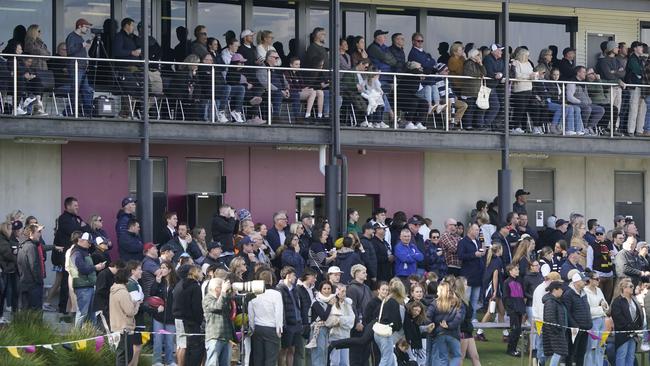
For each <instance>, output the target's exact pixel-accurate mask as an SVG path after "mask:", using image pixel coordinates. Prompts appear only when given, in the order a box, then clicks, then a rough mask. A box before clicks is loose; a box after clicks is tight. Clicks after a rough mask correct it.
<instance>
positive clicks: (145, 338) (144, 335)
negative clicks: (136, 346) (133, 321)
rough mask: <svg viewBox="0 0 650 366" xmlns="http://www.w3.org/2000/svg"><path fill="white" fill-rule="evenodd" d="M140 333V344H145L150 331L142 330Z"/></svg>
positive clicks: (149, 336)
mask: <svg viewBox="0 0 650 366" xmlns="http://www.w3.org/2000/svg"><path fill="white" fill-rule="evenodd" d="M140 335H141V336H142V344H147V342H149V339H150V338H151V332H142V333H140Z"/></svg>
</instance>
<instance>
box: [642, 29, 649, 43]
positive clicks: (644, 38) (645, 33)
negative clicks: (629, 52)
mask: <svg viewBox="0 0 650 366" xmlns="http://www.w3.org/2000/svg"><path fill="white" fill-rule="evenodd" d="M641 42H643V43H650V27H643V28H641Z"/></svg>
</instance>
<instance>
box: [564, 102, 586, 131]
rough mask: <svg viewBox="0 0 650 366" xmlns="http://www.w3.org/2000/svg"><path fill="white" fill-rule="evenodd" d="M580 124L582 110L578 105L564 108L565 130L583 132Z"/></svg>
mask: <svg viewBox="0 0 650 366" xmlns="http://www.w3.org/2000/svg"><path fill="white" fill-rule="evenodd" d="M584 129H585V126H584V124H583V123H582V109H580V106H578V105H572V106H567V108H566V130H567V131H574V132H580V131H584Z"/></svg>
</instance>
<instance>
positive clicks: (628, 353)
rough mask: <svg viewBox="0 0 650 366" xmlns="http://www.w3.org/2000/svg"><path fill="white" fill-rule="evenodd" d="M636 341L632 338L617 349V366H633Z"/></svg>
mask: <svg viewBox="0 0 650 366" xmlns="http://www.w3.org/2000/svg"><path fill="white" fill-rule="evenodd" d="M635 351H636V341H635V340H634V339H632V338H630V339H629V340H628V341H627V342H625V343H623V344H622V345H621V346H619V347H618V348H617V349H616V366H633V365H634V358H635V357H634V352H635Z"/></svg>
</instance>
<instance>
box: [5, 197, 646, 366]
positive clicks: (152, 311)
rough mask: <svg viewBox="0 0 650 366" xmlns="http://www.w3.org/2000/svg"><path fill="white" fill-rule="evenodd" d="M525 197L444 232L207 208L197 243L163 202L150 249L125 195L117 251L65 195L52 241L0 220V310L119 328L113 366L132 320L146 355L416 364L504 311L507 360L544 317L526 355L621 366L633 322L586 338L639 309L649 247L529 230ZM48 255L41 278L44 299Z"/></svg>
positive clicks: (414, 223)
mask: <svg viewBox="0 0 650 366" xmlns="http://www.w3.org/2000/svg"><path fill="white" fill-rule="evenodd" d="M529 194H530V193H529V192H526V191H524V190H518V191H517V192H516V195H515V198H516V200H515V202H514V203H513V205H512V211H511V212H509V213H508V214H507V215H506V220H505V221H503V222H501V221H499V219H498V215H497V212H499V211H500V210H502V209H510V208H500V207H498V199H496V198H495V199H494V200H493V201H492V202H491V203H490V204H488V203H487V202H486V201H478V202H477V204H476V209H474V210H472V212H471V213H468V217H467V220H468V221H467V225H463V224H462V223H461V222H459V221H457V220H456V219H454V218H449V219H447V220H445V222H444V228H443V229H442V230H439V229H436V228H435V225H434V224H433V223H432V222H431V220H429V219H427V218H423V217H422V216H420V215H412V216H410V217H409V216H407V215H406V214H405V213H404V212H402V211H398V212H395V213H394V214H393V216H392V218H390V217H387V212H386V210H385V209H383V208H377V209H375V210H374V212H373V213H372V217H369V218H368V219H367V220H362V219H361V218H360V217H359V212H358V211H357V210H355V209H349V210H348V212H347V219H348V220H347V222H348V225H347V227H346V228H345V231H346V233H345V234H344V235H343V236H341V237H337V236H336V235H335V234H334V233H332V232H331V231H330V226H329V224H328V222H327V220H326V219H325V218H321V217H314V216H313V215H312V214H309V213H302V214H301V215H300V217H299V219H298V220H297V221H296V222H294V223H290V222H289V219H290V217H289V215H287V213H286V212H283V211H279V212H277V213H275V214H274V215H273V217H272V226H270V227H267V226H266V225H265V224H263V223H255V221H254V219H253V216H252V213H251V212H250V211H248V210H246V209H239V210H236V209H235V208H233V207H232V206H230V205H228V204H223V205H222V206H220V207H219V210H218V212H215V213H214V216H213V218H212V223H211V227H210V228H209V232H210V233H211V237H207V235H206V228H202V227H194V228H190V227H189V226H188V224H187V223H184V222H180V221H179V220H178V215H177V214H176V213H175V212H166V213H165V214H164V216H163V217H162V218H161V219H162V220H164V223H165V227H164V228H163V229H162V231H161V232H159V233H155V234H156V235H155V236H156V239H155V240H154V242H148V243H143V241H142V239H141V238H140V234H139V233H140V224H139V222H138V220H137V218H136V210H137V202H136V201H135V200H134V199H133V198H131V197H126V198H124V200H122V202H121V208H120V209H119V210H118V213H117V216H116V219H117V220H116V224H115V233H116V234H115V236H116V238H117V240H116V245H117V250H111V248H112V247H113V243H112V240H111V239H110V238H109V236H108V235H107V234H106V231H105V230H104V227H103V219H102V216H101V215H93V216H92V217H91V218H90V221H89V222H87V221H85V220H84V219H83V218H82V217H80V216H79V201H78V200H77V199H75V198H74V197H68V198H66V200H65V201H64V207H65V210H64V212H63V213H62V214H61V215H60V216H59V217H58V219H57V222H56V224H55V237H54V241H53V245H47V244H46V243H45V241H44V240H43V238H42V231H43V230H44V226H43V225H41V224H40V223H39V222H38V219H37V218H35V217H33V216H30V217H27V218H25V217H24V214H23V213H22V212H20V211H14V212H11V213H10V214H8V215H7V217H6V220H5V221H4V223H3V224H2V226H1V227H0V268H1V269H2V286H1V287H0V288H1V289H2V291H0V313H1V314H2V315H4V314H6V313H8V312H12V313H15V312H16V311H18V310H19V309H30V310H34V311H42V310H45V311H53V312H59V313H61V314H62V316H64V317H65V316H69V315H68V314H69V313H70V312H76V316H75V318H74V323H75V326H82V325H83V324H86V323H90V324H93V325H94V326H96V327H98V328H100V329H102V330H104V331H106V332H121V333H123V334H122V336H123V337H126V342H124V341H121V342H120V343H119V346H118V348H117V364H118V365H122V364H124V363H125V362H128V360H137V359H138V357H139V354H140V352H141V344H142V340H141V337H140V333H139V332H141V331H145V330H148V331H153V332H154V336H153V364H154V365H156V366H158V365H162V364H163V363H164V364H167V365H173V364H176V363H178V364H185V365H199V364H200V363H201V360H203V359H205V360H206V364H217V362H218V364H219V365H228V364H230V360H231V358H235V359H236V358H237V357H241V360H242V361H243V362H244V363H245V364H252V365H261V364H265V365H275V364H276V363H277V364H280V365H304V364H305V360H307V359H309V360H310V362H311V364H312V365H326V364H328V363H327V362H328V360H329V361H330V362H331V363H332V364H340V365H344V364H350V365H364V364H367V363H368V360H371V361H372V362H373V364H374V365H397V364H398V363H399V365H416V364H417V365H427V366H432V365H439V364H442V363H444V362H445V361H448V362H449V364H458V362H459V361H460V360H461V359H464V358H465V357H468V358H470V359H471V360H472V362H473V363H475V364H476V363H479V362H480V361H479V359H480V357H479V353H478V350H477V348H480V346H478V347H477V344H480V342H482V341H486V340H487V339H486V335H485V332H483V329H477V330H476V332H475V329H474V328H475V327H477V328H478V327H480V325H481V324H485V323H486V322H490V321H493V320H497V321H498V322H499V323H503V322H504V321H508V322H509V326H507V327H506V328H507V329H506V330H504V332H503V337H504V341H505V342H507V346H506V352H507V353H508V354H509V355H510V356H512V357H521V354H522V351H526V350H524V349H523V348H522V346H520V342H519V341H520V336H521V332H522V328H523V327H524V326H531V325H534V324H535V322H536V321H543V322H544V324H543V327H542V329H541V334H540V335H535V334H537V333H536V332H532V334H533V342H531V347H532V348H533V349H534V352H535V353H536V358H537V360H538V361H539V362H540V364H544V361H545V359H546V358H548V359H549V360H550V364H551V365H558V363H559V361H560V360H561V359H564V362H565V363H566V364H569V363H572V362H575V363H576V364H579V365H582V364H583V363H585V364H597V363H601V362H602V360H603V359H604V358H605V357H608V358H609V359H610V360H614V359H615V360H616V365H629V366H632V365H633V363H634V361H633V359H634V352H635V349H636V343H637V340H636V338H635V337H630V335H633V333H615V334H613V335H612V336H610V337H609V342H606V343H605V344H602V343H601V342H600V337H599V335H602V333H603V332H604V331H612V330H615V331H640V330H642V329H644V325H643V319H644V313H645V312H646V311H650V299H649V298H648V296H650V295H648V287H649V286H648V283H649V282H650V263H649V261H648V259H649V257H648V245H647V244H646V243H645V242H643V241H640V238H639V233H638V230H637V228H636V225H635V223H634V221H633V220H632V219H626V218H625V217H623V216H616V217H615V219H614V225H613V226H612V230H610V231H607V230H606V229H605V228H604V227H603V226H601V224H600V223H599V222H598V221H597V220H596V219H589V220H586V219H585V217H584V216H583V215H581V214H578V213H572V214H571V215H570V217H569V220H568V221H567V220H564V219H560V218H556V217H555V216H550V217H549V218H548V220H547V222H546V226H545V227H544V228H542V229H541V230H538V229H536V228H534V227H531V224H530V223H529V221H528V215H527V211H526V202H527V197H528V195H529ZM360 223H361V224H360ZM47 252H51V262H52V264H53V266H54V267H53V268H54V274H55V280H54V285H53V286H52V287H51V288H50V289H49V292H48V294H47V296H46V297H44V296H43V294H44V278H45V277H46V275H48V273H47V272H46V269H45V268H46V267H45V262H46V254H47ZM254 280H258V281H262V282H263V286H262V285H260V286H262V287H263V288H264V289H265V291H264V292H263V293H262V294H258V295H257V296H256V297H255V296H252V297H251V296H243V294H244V293H240V292H238V290H239V291H241V290H242V285H241V284H239V283H241V282H246V281H254ZM235 284H237V285H235ZM235 288H236V289H237V290H236V289H235ZM57 295H58V306H53V305H52V303H53V301H54V299H55V298H56V296H57ZM479 311H481V312H482V313H483V314H484V316H483V319H482V322H481V323H479V322H478V320H477V313H478V312H479ZM494 316H496V319H493V317H494ZM8 318H9V317H8V316H7V317H5V316H3V317H2V319H1V320H2V321H3V322H8V321H9V320H8ZM382 325H384V326H385V327H384V328H382ZM569 328H575V329H577V333H575V334H573V335H572V334H571V332H570V331H568V329H569ZM588 332H589V333H588ZM594 335H595V336H596V337H595V336H594ZM477 342H478V343H477ZM231 344H236V345H237V347H231ZM368 345H371V346H370V347H368ZM233 351H234V352H235V353H233ZM131 362H132V364H137V361H131Z"/></svg>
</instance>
